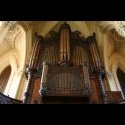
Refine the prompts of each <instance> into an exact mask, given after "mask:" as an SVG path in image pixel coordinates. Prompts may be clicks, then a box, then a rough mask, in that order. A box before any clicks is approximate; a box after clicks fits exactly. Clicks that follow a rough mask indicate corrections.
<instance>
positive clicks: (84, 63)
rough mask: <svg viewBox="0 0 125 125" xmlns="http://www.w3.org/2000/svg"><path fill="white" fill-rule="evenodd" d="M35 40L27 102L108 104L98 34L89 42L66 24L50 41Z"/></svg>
mask: <svg viewBox="0 0 125 125" xmlns="http://www.w3.org/2000/svg"><path fill="white" fill-rule="evenodd" d="M35 38H36V39H35V41H34V46H33V49H32V54H31V59H30V62H29V67H28V68H27V70H26V76H27V79H28V80H27V89H26V93H25V99H24V103H35V102H36V101H37V102H39V103H40V104H41V103H45V104H46V103H57V104H58V103H62V104H63V103H107V95H106V91H105V88H104V83H103V79H104V76H105V73H104V69H103V68H102V66H101V62H100V59H99V54H98V48H97V45H96V36H95V34H93V36H88V38H87V39H85V38H84V37H81V36H80V32H79V31H74V32H72V30H71V27H70V25H69V24H67V23H64V24H62V25H61V26H60V29H59V31H58V32H55V31H51V32H50V35H49V38H43V37H42V36H40V35H38V34H36V35H35ZM37 79H39V80H37ZM36 80H37V81H41V82H40V83H39V82H35V81H36ZM34 84H38V85H34ZM35 86H37V87H38V88H35ZM38 89H39V91H35V90H38ZM35 92H37V94H36V95H37V96H39V97H38V98H37V99H39V100H36V99H35V95H33V94H32V93H35Z"/></svg>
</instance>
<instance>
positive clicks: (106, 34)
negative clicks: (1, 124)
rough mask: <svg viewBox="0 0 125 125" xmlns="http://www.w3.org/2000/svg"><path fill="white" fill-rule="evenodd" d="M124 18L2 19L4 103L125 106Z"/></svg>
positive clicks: (0, 97)
mask: <svg viewBox="0 0 125 125" xmlns="http://www.w3.org/2000/svg"><path fill="white" fill-rule="evenodd" d="M124 82H125V21H0V104H125V83H124Z"/></svg>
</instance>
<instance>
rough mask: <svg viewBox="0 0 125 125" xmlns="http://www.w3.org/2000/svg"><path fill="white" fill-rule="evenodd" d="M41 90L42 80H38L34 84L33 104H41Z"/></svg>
mask: <svg viewBox="0 0 125 125" xmlns="http://www.w3.org/2000/svg"><path fill="white" fill-rule="evenodd" d="M39 89H40V78H39V79H36V80H35V82H34V88H33V93H32V99H31V104H40V99H41V97H40V94H39Z"/></svg>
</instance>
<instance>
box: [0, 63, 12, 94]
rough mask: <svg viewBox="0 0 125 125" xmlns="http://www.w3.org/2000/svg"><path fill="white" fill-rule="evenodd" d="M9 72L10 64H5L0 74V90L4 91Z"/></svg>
mask: <svg viewBox="0 0 125 125" xmlns="http://www.w3.org/2000/svg"><path fill="white" fill-rule="evenodd" d="M10 74H11V66H10V65H9V66H7V67H6V68H5V69H4V71H3V72H2V73H1V75H0V92H1V93H4V90H5V88H6V86H7V83H8V80H9V78H10Z"/></svg>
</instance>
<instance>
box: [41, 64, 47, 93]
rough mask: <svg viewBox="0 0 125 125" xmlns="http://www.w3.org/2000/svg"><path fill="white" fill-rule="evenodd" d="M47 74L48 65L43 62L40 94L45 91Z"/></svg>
mask: <svg viewBox="0 0 125 125" xmlns="http://www.w3.org/2000/svg"><path fill="white" fill-rule="evenodd" d="M47 76H48V65H47V64H46V62H43V70H42V77H41V85H40V94H41V95H42V94H43V93H42V92H45V91H44V90H45V88H46V84H47Z"/></svg>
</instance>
